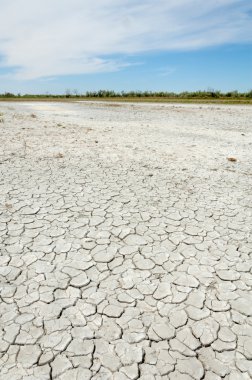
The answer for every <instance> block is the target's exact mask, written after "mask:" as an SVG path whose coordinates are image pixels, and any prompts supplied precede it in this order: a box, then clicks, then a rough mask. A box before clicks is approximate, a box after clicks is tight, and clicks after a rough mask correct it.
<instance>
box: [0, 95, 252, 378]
mask: <svg viewBox="0 0 252 380" xmlns="http://www.w3.org/2000/svg"><path fill="white" fill-rule="evenodd" d="M0 113H2V114H3V115H2V116H0V242H1V255H0V297H1V298H0V378H1V380H21V379H24V380H35V379H37V380H47V379H60V380H89V379H92V380H98V379H100V380H110V379H114V380H128V379H130V380H134V379H141V380H192V379H194V380H200V379H205V380H220V379H225V380H242V379H244V380H249V379H250V378H251V377H252V361H251V359H252V293H251V285H252V276H251V273H252V270H251V252H252V236H251V228H252V123H251V120H252V107H251V106H210V105H204V106H200V105H197V106H193V105H187V106H185V105H184V106H182V105H172V104H167V105H158V104H152V105H151V104H125V105H124V104H112V103H109V104H103V103H92V102H90V103H75V104H73V103H67V104H61V103H50V104H47V103H18V104H17V103H1V104H0ZM227 158H233V159H236V160H237V161H229V160H228V159H227Z"/></svg>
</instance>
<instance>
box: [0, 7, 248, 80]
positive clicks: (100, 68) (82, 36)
mask: <svg viewBox="0 0 252 380" xmlns="http://www.w3.org/2000/svg"><path fill="white" fill-rule="evenodd" d="M0 9H1V23H0V56H2V60H0V66H2V67H7V68H12V74H11V75H12V78H13V77H15V78H16V79H19V80H29V79H35V78H43V77H52V76H58V75H68V74H81V73H97V72H109V71H116V70H120V69H122V68H123V67H125V66H126V65H128V64H129V62H130V61H132V57H134V55H136V54H138V55H139V54H140V53H142V52H152V51H167V50H169V51H171V50H189V49H200V48H203V47H207V46H214V45H221V44H225V43H244V42H252V16H251V15H252V13H251V12H252V3H251V1H250V0H247V1H245V0H211V1H208V2H205V1H203V0H169V1H168V0H155V1H153V0H145V1H141V0H53V1H52V0H12V1H10V0H0ZM129 56H130V57H131V59H130V60H129V61H128V59H127V58H128V57H129ZM13 68H15V71H14V74H13Z"/></svg>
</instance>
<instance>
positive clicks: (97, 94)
mask: <svg viewBox="0 0 252 380" xmlns="http://www.w3.org/2000/svg"><path fill="white" fill-rule="evenodd" d="M0 98H31V99H39V98H53V99H63V98H71V99H72V98H84V99H86V98H98V99H102V98H122V99H123V98H167V99H237V100H239V99H241V100H242V99H252V90H250V91H248V92H238V91H229V92H221V91H215V90H207V91H184V92H180V93H175V92H166V91H154V92H153V91H127V92H125V91H120V92H116V91H111V90H99V91H87V92H85V93H83V94H80V93H79V92H78V91H77V90H73V91H71V90H66V92H65V94H61V95H60V94H58V95H53V94H49V93H46V94H40V95H32V94H24V95H21V94H13V93H11V92H5V93H3V94H0Z"/></svg>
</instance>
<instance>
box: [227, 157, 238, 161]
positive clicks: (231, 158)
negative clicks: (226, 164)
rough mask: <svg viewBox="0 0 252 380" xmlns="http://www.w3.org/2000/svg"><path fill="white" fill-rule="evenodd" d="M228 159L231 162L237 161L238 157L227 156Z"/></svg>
mask: <svg viewBox="0 0 252 380" xmlns="http://www.w3.org/2000/svg"><path fill="white" fill-rule="evenodd" d="M227 160H228V161H230V162H237V158H235V157H227Z"/></svg>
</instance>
